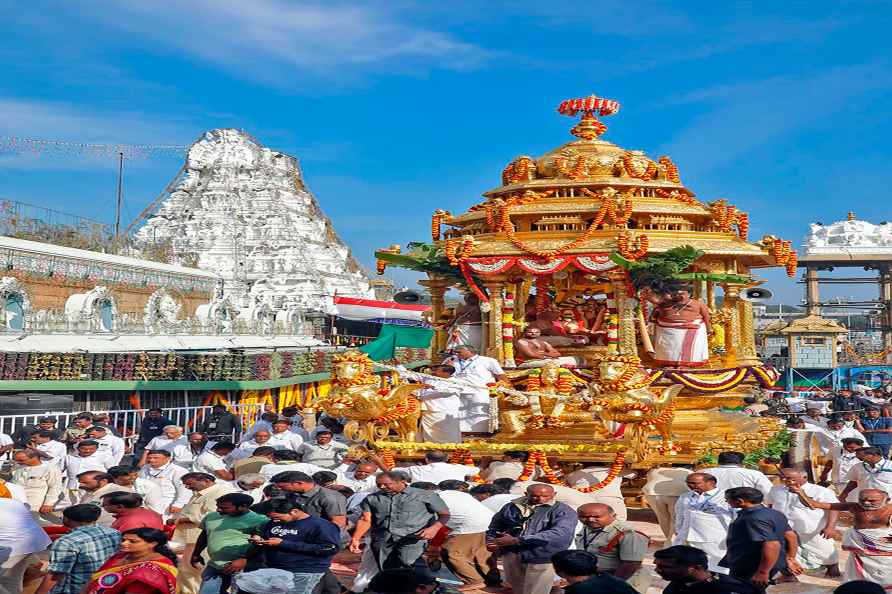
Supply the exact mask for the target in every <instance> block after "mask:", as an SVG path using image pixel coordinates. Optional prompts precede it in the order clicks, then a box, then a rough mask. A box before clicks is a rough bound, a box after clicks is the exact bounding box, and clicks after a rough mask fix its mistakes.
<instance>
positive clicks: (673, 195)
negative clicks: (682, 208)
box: [653, 188, 700, 206]
mask: <svg viewBox="0 0 892 594" xmlns="http://www.w3.org/2000/svg"><path fill="white" fill-rule="evenodd" d="M653 190H654V192H655V193H656V195H657V196H659V197H660V198H669V199H670V200H676V201H678V202H682V203H684V204H687V205H689V206H697V205H699V204H700V202H699V201H698V200H697V199H696V198H694V197H693V196H691V195H690V194H687V193H685V192H679V191H678V190H666V189H665V188H653Z"/></svg>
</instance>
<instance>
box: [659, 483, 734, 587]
mask: <svg viewBox="0 0 892 594" xmlns="http://www.w3.org/2000/svg"><path fill="white" fill-rule="evenodd" d="M716 483H717V480H716V478H715V477H714V476H713V475H711V474H709V473H706V472H694V473H691V474H689V475H688V476H687V477H686V478H685V484H686V485H687V487H688V489H689V490H688V492H687V493H686V494H684V495H682V496H681V497H679V498H678V501H677V502H676V503H675V538H674V539H673V540H672V544H673V545H688V546H691V547H695V548H698V549H700V550H701V551H703V552H704V553H706V557H707V558H708V559H709V567H710V569H712V570H715V568H716V567H717V566H718V563H719V561H721V560H722V557H724V556H725V552H726V547H725V538H726V537H727V536H728V526H730V525H731V521H732V520H733V519H734V512H733V511H731V507H730V506H729V505H728V502H727V501H725V493H724V492H723V491H721V490H720V489H719V488H718V487H717V486H716Z"/></svg>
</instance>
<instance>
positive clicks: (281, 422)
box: [267, 419, 304, 452]
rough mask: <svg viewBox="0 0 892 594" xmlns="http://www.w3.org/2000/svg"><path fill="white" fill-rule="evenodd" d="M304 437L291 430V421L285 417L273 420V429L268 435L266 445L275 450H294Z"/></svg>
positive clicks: (298, 447) (297, 448)
mask: <svg viewBox="0 0 892 594" xmlns="http://www.w3.org/2000/svg"><path fill="white" fill-rule="evenodd" d="M303 442H304V438H303V437H301V436H300V435H298V434H297V433H292V432H291V422H290V421H288V420H287V419H276V420H275V421H274V422H273V431H272V433H271V434H270V436H269V441H268V442H267V445H269V446H272V447H274V448H276V449H277V450H291V451H292V452H296V451H297V450H299V449H300V446H301V445H302V444H303Z"/></svg>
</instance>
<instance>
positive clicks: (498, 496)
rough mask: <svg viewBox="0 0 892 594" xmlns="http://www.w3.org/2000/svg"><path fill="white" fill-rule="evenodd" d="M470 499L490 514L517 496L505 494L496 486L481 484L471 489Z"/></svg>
mask: <svg viewBox="0 0 892 594" xmlns="http://www.w3.org/2000/svg"><path fill="white" fill-rule="evenodd" d="M470 494H471V497H473V498H474V499H476V500H477V501H479V502H480V503H482V504H483V505H485V506H486V508H487V509H488V510H490V511H491V512H492V513H496V512H497V511H499V510H500V509H502V508H503V507H505V506H506V505H508V504H509V503H511V502H512V501H514V500H515V499H518V497H517V495H514V494H512V493H505V491H504V489H502V488H501V487H499V486H497V485H490V484H483V485H477V486H476V487H472V488H471V491H470Z"/></svg>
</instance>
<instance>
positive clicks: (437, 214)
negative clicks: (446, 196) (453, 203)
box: [431, 208, 450, 241]
mask: <svg viewBox="0 0 892 594" xmlns="http://www.w3.org/2000/svg"><path fill="white" fill-rule="evenodd" d="M448 216H450V214H449V213H448V212H447V211H445V210H443V209H441V208H438V209H437V210H435V211H434V214H432V215H431V239H433V240H434V241H440V238H441V236H442V233H441V231H442V230H441V226H442V224H443V219H445V218H446V217H448Z"/></svg>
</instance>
